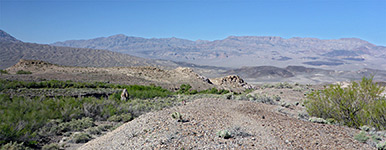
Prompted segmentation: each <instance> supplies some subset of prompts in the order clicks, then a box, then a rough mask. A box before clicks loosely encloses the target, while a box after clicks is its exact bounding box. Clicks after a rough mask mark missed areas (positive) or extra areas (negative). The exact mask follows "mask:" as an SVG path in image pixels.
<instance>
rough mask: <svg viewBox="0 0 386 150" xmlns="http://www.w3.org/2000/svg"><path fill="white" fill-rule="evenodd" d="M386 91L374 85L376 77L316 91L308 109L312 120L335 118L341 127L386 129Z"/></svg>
mask: <svg viewBox="0 0 386 150" xmlns="http://www.w3.org/2000/svg"><path fill="white" fill-rule="evenodd" d="M384 90H385V88H384V87H381V86H379V85H378V84H376V83H373V77H370V78H366V77H363V79H362V81H360V82H351V85H349V86H348V87H347V88H342V87H341V86H340V85H330V86H329V87H327V88H325V89H323V90H319V91H313V92H311V93H310V94H309V95H307V100H306V101H305V106H306V109H307V112H308V113H309V114H310V116H315V117H319V118H324V119H327V118H332V119H334V120H335V121H337V122H338V123H340V124H344V125H347V126H349V127H355V128H359V127H361V126H363V125H369V126H373V127H375V128H377V129H381V130H383V129H386V98H385V97H384V96H381V93H382V92H383V91H384Z"/></svg>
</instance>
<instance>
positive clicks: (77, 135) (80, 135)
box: [71, 133, 92, 143]
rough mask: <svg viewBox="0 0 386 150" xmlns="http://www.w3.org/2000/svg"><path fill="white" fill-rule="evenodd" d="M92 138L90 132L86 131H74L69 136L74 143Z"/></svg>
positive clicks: (84, 141)
mask: <svg viewBox="0 0 386 150" xmlns="http://www.w3.org/2000/svg"><path fill="white" fill-rule="evenodd" d="M91 139H92V137H91V135H90V134H87V133H74V134H73V135H72V136H71V141H72V142H74V143H86V142H88V141H90V140H91Z"/></svg>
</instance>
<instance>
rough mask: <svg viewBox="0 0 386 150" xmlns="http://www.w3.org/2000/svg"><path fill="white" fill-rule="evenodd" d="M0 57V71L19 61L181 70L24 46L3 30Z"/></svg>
mask: <svg viewBox="0 0 386 150" xmlns="http://www.w3.org/2000/svg"><path fill="white" fill-rule="evenodd" d="M0 54H1V55H0V69H5V68H7V67H10V66H12V65H14V64H16V63H17V62H18V61H19V60H20V59H33V60H42V61H47V62H50V63H54V64H59V65H66V66H83V67H114V66H154V67H159V68H176V67H178V66H180V65H178V64H176V63H174V62H172V61H166V60H153V59H145V58H140V57H135V56H132V55H128V54H122V53H118V52H112V51H108V50H95V49H89V48H71V47H60V46H52V45H46V44H35V43H24V42H22V41H20V40H17V39H16V38H14V37H12V36H11V35H9V34H7V33H6V32H4V31H2V30H0Z"/></svg>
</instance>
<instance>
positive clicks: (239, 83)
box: [210, 75, 254, 92]
mask: <svg viewBox="0 0 386 150" xmlns="http://www.w3.org/2000/svg"><path fill="white" fill-rule="evenodd" d="M210 81H212V83H213V84H214V85H218V86H222V87H224V88H225V89H227V90H231V91H234V92H239V90H242V91H243V90H245V89H253V88H254V87H253V86H252V85H250V84H248V83H247V82H245V81H244V80H243V79H242V78H240V76H238V75H230V76H226V77H222V78H214V79H211V80H210Z"/></svg>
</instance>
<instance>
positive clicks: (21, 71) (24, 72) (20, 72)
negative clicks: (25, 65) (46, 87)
mask: <svg viewBox="0 0 386 150" xmlns="http://www.w3.org/2000/svg"><path fill="white" fill-rule="evenodd" d="M16 74H32V72H31V71H24V70H19V71H17V72H16Z"/></svg>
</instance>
